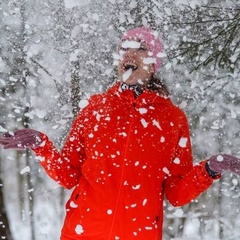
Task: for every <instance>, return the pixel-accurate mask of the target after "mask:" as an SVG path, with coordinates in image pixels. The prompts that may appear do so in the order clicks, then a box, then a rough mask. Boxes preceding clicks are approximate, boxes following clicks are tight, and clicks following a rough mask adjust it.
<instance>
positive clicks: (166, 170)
mask: <svg viewBox="0 0 240 240" xmlns="http://www.w3.org/2000/svg"><path fill="white" fill-rule="evenodd" d="M162 170H163V172H165V173H166V174H167V175H169V174H170V172H169V170H168V169H167V168H166V167H164V168H163V169H162Z"/></svg>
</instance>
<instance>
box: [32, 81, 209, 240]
mask: <svg viewBox="0 0 240 240" xmlns="http://www.w3.org/2000/svg"><path fill="white" fill-rule="evenodd" d="M43 138H44V139H45V141H46V142H45V145H44V146H43V147H39V148H38V149H36V150H35V152H36V154H37V155H39V156H42V157H44V158H43V160H42V161H41V164H42V166H43V167H44V168H45V170H46V171H47V173H48V174H49V175H50V176H51V177H52V178H53V179H54V180H56V181H58V182H59V183H60V184H61V185H62V186H64V187H66V188H68V189H70V188H72V187H75V189H74V191H73V193H72V195H71V197H70V199H69V201H68V202H67V204H66V218H65V222H64V226H63V229H62V235H61V239H62V240H73V239H74V240H77V239H79V240H80V239H81V240H115V239H120V240H132V239H137V240H146V239H147V240H157V239H158V240H159V239H161V238H162V219H163V198H164V195H165V196H166V197H167V199H168V200H169V201H170V203H172V204H173V205H174V206H181V205H183V204H186V203H188V202H190V201H191V200H192V199H194V198H196V197H197V196H198V195H199V194H200V193H201V192H203V191H204V190H206V189H207V188H208V187H209V186H210V185H211V184H212V182H213V179H212V178H211V177H210V176H209V175H208V173H207V172H206V170H205V162H201V163H200V164H199V165H197V166H194V167H193V163H192V152H191V143H190V137H189V128H188V124H187V120H186V117H185V115H184V113H183V112H182V111H181V110H180V109H179V108H177V107H176V106H174V105H173V104H172V102H171V100H170V99H166V98H163V97H161V96H158V95H157V94H156V93H154V92H151V91H149V90H145V91H144V92H143V93H142V94H141V95H140V96H139V97H138V98H137V99H135V98H134V96H133V93H132V91H131V90H125V91H124V92H121V91H120V90H119V83H118V84H116V85H115V86H114V87H112V88H111V89H109V90H108V91H107V92H106V93H104V94H99V95H94V96H92V97H91V98H90V100H89V104H88V106H87V107H85V108H84V109H82V110H81V111H80V113H79V115H78V116H77V118H76V120H75V121H74V123H73V126H72V129H71V131H70V134H69V136H68V138H67V140H66V144H65V146H64V148H63V150H62V152H61V153H59V152H58V151H57V150H56V149H55V148H54V147H53V145H52V143H51V142H50V141H49V140H48V138H47V137H46V136H45V135H43Z"/></svg>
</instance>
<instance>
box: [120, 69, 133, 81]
mask: <svg viewBox="0 0 240 240" xmlns="http://www.w3.org/2000/svg"><path fill="white" fill-rule="evenodd" d="M132 71H133V70H132V69H131V68H129V69H128V70H127V71H126V72H124V73H123V76H122V80H123V81H124V82H125V81H127V80H128V78H129V77H130V76H131V74H132Z"/></svg>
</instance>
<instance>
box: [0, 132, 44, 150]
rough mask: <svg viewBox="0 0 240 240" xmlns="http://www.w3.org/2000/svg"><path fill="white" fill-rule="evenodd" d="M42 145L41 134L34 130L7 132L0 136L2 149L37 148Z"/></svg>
mask: <svg viewBox="0 0 240 240" xmlns="http://www.w3.org/2000/svg"><path fill="white" fill-rule="evenodd" d="M41 143H42V139H41V133H40V132H38V131H36V130H34V129H27V128H26V129H20V130H16V131H15V132H7V133H4V134H3V135H2V136H0V145H2V146H3V148H4V149H9V148H14V149H20V150H23V149H26V148H33V149H34V148H37V147H39V146H40V144H41Z"/></svg>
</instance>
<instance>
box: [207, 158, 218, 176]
mask: <svg viewBox="0 0 240 240" xmlns="http://www.w3.org/2000/svg"><path fill="white" fill-rule="evenodd" d="M205 169H206V171H207V173H208V174H209V176H210V177H211V178H212V179H219V178H220V177H221V176H222V175H221V173H219V172H214V171H213V170H212V169H211V168H210V167H209V163H208V161H207V160H205Z"/></svg>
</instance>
